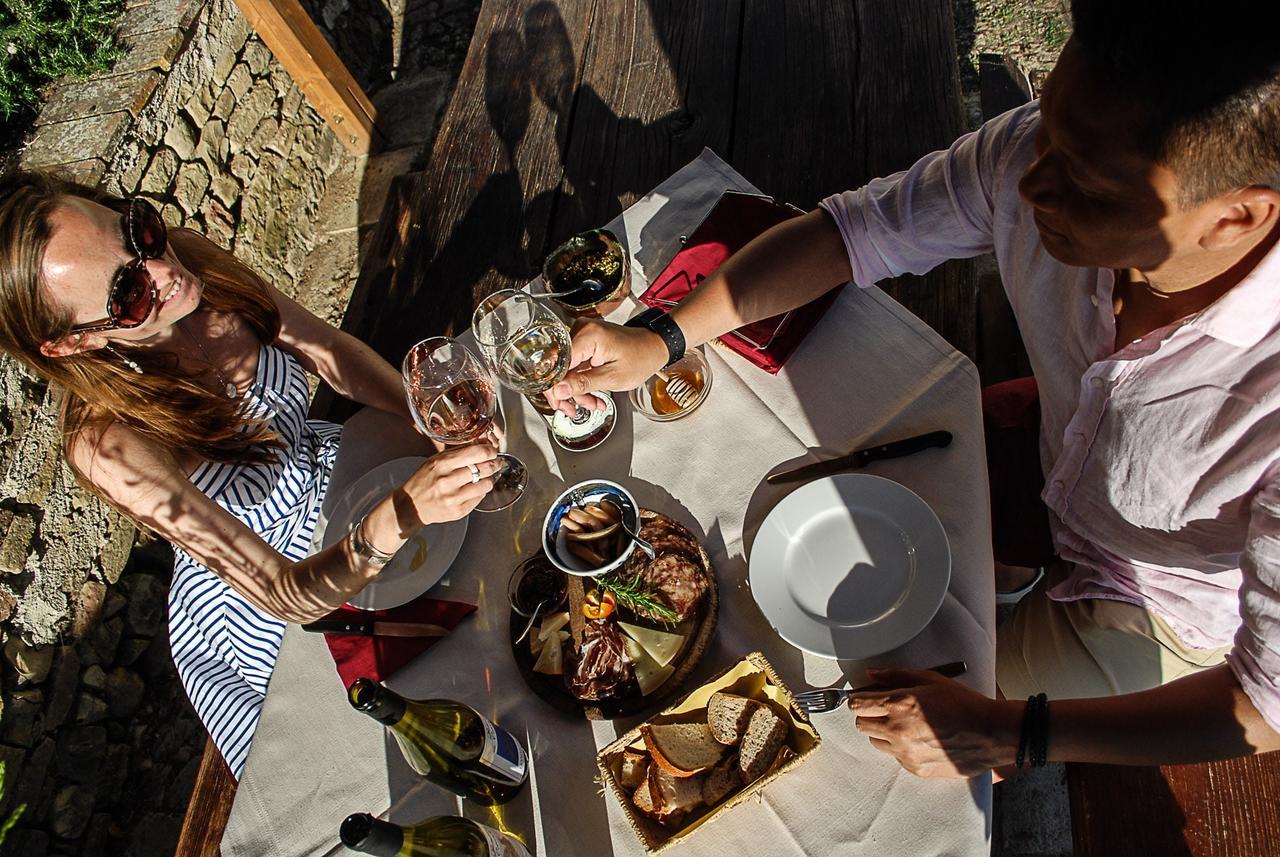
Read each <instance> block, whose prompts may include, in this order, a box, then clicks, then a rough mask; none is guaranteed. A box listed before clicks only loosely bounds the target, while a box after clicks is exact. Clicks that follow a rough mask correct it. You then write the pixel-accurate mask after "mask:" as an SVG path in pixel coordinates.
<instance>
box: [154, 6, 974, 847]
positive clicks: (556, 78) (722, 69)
mask: <svg viewBox="0 0 1280 857" xmlns="http://www.w3.org/2000/svg"><path fill="white" fill-rule="evenodd" d="M962 130H963V117H962V111H961V103H960V88H959V81H958V77H957V71H956V63H955V43H954V37H953V32H952V18H951V4H950V2H949V0H899V2H895V3H892V4H888V3H884V2H882V0H857V2H840V3H835V2H824V0H787V2H785V3H780V2H758V0H702V2H699V3H694V4H691V3H686V2H681V0H648V2H645V3H629V4H616V3H608V2H606V0H554V1H553V2H548V0H538V2H535V0H485V2H484V4H483V5H482V7H481V9H480V13H479V18H478V20H477V23H476V27H475V31H474V33H473V35H472V39H471V44H470V48H469V50H468V54H467V57H466V60H465V62H464V65H463V69H462V72H461V75H460V77H459V80H458V82H457V84H456V87H455V89H454V92H453V94H452V96H451V98H450V101H449V105H448V107H447V108H446V110H445V113H444V116H443V117H442V119H441V122H440V127H439V130H438V132H437V136H436V140H435V143H434V146H433V148H432V152H431V156H430V159H429V161H428V165H427V167H426V169H424V170H422V171H421V172H416V173H411V174H408V175H405V176H402V177H400V178H399V179H397V180H396V181H395V182H394V183H393V185H392V188H391V191H390V194H389V197H388V200H387V203H386V207H385V209H384V211H383V215H382V219H381V221H380V226H379V229H378V231H377V232H376V233H375V235H374V236H373V238H372V241H371V244H370V249H369V250H368V253H367V256H366V258H365V261H364V262H363V263H362V265H361V274H360V278H359V280H358V282H357V285H356V288H355V291H354V293H353V296H352V298H351V301H350V303H349V305H348V310H347V314H346V317H345V319H344V322H343V328H344V329H345V330H348V331H350V332H352V333H354V334H355V335H356V336H358V337H359V338H361V339H363V340H365V341H366V342H369V343H371V344H372V345H373V346H374V347H375V348H376V349H377V350H378V351H379V352H380V353H381V354H382V355H383V356H384V357H386V358H387V359H388V360H389V361H390V362H391V363H392V365H396V366H398V365H399V363H400V359H401V357H402V355H403V354H404V352H405V351H406V349H407V348H408V347H409V346H410V345H411V344H413V343H414V342H416V341H417V340H419V339H422V338H423V337H426V336H430V335H434V334H441V333H452V332H458V331H461V330H465V329H466V327H467V326H468V325H469V323H470V315H471V309H472V307H473V306H474V305H475V303H476V302H477V301H478V300H479V299H480V298H481V297H483V296H484V295H486V294H489V293H491V292H492V291H494V290H496V289H499V288H505V287H508V286H515V285H522V284H524V283H525V282H527V281H528V280H530V279H532V278H533V277H534V276H535V275H536V273H537V271H538V269H539V268H540V266H541V262H542V259H543V257H544V256H545V254H546V253H547V252H548V251H549V250H550V249H551V248H553V247H554V246H555V245H556V244H558V243H559V242H561V241H563V240H564V239H565V238H566V237H568V236H569V235H571V234H573V233H575V232H578V231H581V230H583V229H587V228H590V227H595V226H598V225H600V224H603V223H606V222H608V221H609V220H610V219H612V218H613V217H614V216H615V215H616V214H618V212H620V211H621V210H622V209H623V208H625V207H626V206H627V205H629V204H631V203H632V202H633V201H634V200H635V199H636V198H638V197H639V196H640V195H641V194H643V193H644V192H646V191H648V190H649V189H651V188H652V187H654V186H655V185H657V184H658V183H659V182H660V181H662V180H663V179H664V178H666V177H667V176H669V175H670V174H671V173H673V172H675V170H676V169H678V168H679V167H681V166H683V165H684V164H685V163H687V162H688V161H690V160H692V159H693V158H694V157H696V156H697V155H698V153H699V152H701V151H702V149H703V147H710V148H712V149H713V150H715V151H716V152H717V153H718V154H720V155H721V156H722V157H724V158H725V159H726V160H727V161H729V163H731V164H732V165H733V166H734V167H735V168H736V169H738V170H739V172H741V173H742V174H743V175H745V176H746V177H747V178H748V179H750V180H751V181H753V182H754V183H755V184H756V185H757V186H759V187H760V188H762V189H763V190H765V191H766V192H767V193H770V194H772V195H774V196H776V197H778V198H779V199H781V200H784V201H787V202H791V203H794V204H796V205H799V206H802V207H812V206H814V205H815V204H816V203H817V202H818V201H819V200H820V199H821V198H822V197H823V196H825V195H826V194H828V193H831V192H833V191H837V190H843V189H846V188H853V187H857V186H859V185H861V184H863V183H865V182H866V181H867V180H868V179H870V178H873V177H875V176H878V175H885V174H888V173H891V172H893V171H895V170H898V169H902V168H904V167H906V166H909V165H910V164H911V163H912V162H913V161H914V160H915V159H916V158H918V157H919V156H921V155H923V154H924V153H926V152H929V151H931V150H933V149H937V148H942V147H945V146H947V145H949V144H950V143H951V141H952V140H954V139H955V137H956V136H958V135H959V134H960V133H961V131H962ZM886 288H887V290H888V291H889V292H890V293H891V294H893V295H894V297H896V298H897V299H898V300H899V301H901V302H902V303H904V304H905V305H906V306H907V307H908V308H909V309H911V310H912V311H913V312H915V313H916V314H917V315H919V316H920V317H921V318H923V319H924V320H925V321H927V322H928V323H930V324H931V325H933V327H934V328H935V329H937V330H939V331H940V332H942V334H943V335H944V336H946V337H947V338H948V339H949V340H950V341H951V342H952V344H954V345H955V346H956V347H957V348H958V349H959V350H961V351H963V352H964V353H965V354H968V355H970V356H973V354H974V331H975V314H976V301H975V294H974V284H973V278H972V266H971V265H970V264H969V263H968V262H955V263H949V264H947V265H944V266H942V267H941V268H940V269H938V270H936V271H934V272H933V273H931V274H929V275H928V276H925V277H906V278H903V279H901V280H899V281H896V282H894V283H892V284H889V285H887V286H886ZM349 412H350V408H349V406H348V405H347V404H346V403H345V402H344V401H342V400H337V399H335V398H334V397H333V396H332V394H331V393H330V392H329V391H327V390H325V389H323V388H322V390H321V391H320V393H319V394H318V395H317V398H316V402H315V404H314V406H313V413H314V414H317V415H323V416H326V417H328V418H330V419H343V418H345V416H346V415H347V414H348V413H349ZM211 752H213V751H212V750H211V748H209V749H207V750H206V758H205V762H206V764H205V765H204V766H203V767H202V769H201V775H200V777H199V779H198V781H197V785H196V793H195V795H194V796H193V798H192V803H191V808H190V809H189V811H188V817H187V823H186V825H184V829H183V837H182V842H181V843H180V846H179V849H178V852H177V853H178V857H205V855H215V854H217V849H218V840H219V838H220V837H221V831H222V829H223V827H224V826H225V823H226V813H227V812H228V810H229V806H230V802H231V795H232V793H233V791H234V782H233V781H231V778H230V776H229V774H227V773H226V771H225V766H224V767H223V768H222V769H221V770H219V768H218V765H215V764H214V762H218V763H219V764H220V761H221V760H220V759H218V758H217V756H216V752H213V755H212V757H210V753H211ZM215 816H216V817H215Z"/></svg>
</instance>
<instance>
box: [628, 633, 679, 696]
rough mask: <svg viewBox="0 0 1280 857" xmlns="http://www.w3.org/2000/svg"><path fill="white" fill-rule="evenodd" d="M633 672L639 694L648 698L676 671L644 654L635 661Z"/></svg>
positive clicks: (646, 653)
mask: <svg viewBox="0 0 1280 857" xmlns="http://www.w3.org/2000/svg"><path fill="white" fill-rule="evenodd" d="M619 624H621V623H619ZM635 670H636V683H637V684H639V685H640V693H642V694H644V695H645V696H648V695H649V694H650V693H653V692H654V691H655V690H657V689H658V688H659V687H661V686H662V683H663V682H664V681H666V680H667V679H669V678H671V674H672V673H673V672H675V671H676V668H675V667H673V666H671V665H670V664H660V663H658V662H657V661H655V660H654V659H653V656H651V655H650V654H649V653H648V652H645V653H644V657H642V658H640V660H638V661H636V665H635Z"/></svg>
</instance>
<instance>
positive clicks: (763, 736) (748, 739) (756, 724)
mask: <svg viewBox="0 0 1280 857" xmlns="http://www.w3.org/2000/svg"><path fill="white" fill-rule="evenodd" d="M786 739H787V721H785V720H783V719H782V718H781V717H779V716H778V715H777V714H775V713H774V711H773V709H772V708H770V707H769V706H767V705H761V706H760V707H759V708H757V709H756V710H755V711H753V712H752V713H751V720H750V722H749V723H747V729H746V731H745V732H743V733H742V743H741V745H740V746H739V748H738V772H739V773H741V774H742V781H743V782H744V783H750V782H754V781H755V780H757V779H759V778H760V777H762V776H764V773H765V772H766V771H768V770H769V768H770V767H771V766H772V765H773V760H774V759H776V758H777V757H778V751H779V750H780V749H782V743H783V742H784V741H785V740H786Z"/></svg>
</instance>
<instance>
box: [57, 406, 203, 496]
mask: <svg viewBox="0 0 1280 857" xmlns="http://www.w3.org/2000/svg"><path fill="white" fill-rule="evenodd" d="M63 452H64V454H65V455H66V457H67V462H68V463H69V464H70V465H71V467H72V469H74V470H75V471H76V473H77V474H78V475H79V476H80V478H81V479H84V480H86V481H87V482H89V483H90V484H91V485H92V486H93V487H96V488H98V489H99V490H100V491H102V492H103V493H105V494H106V495H107V496H108V497H110V498H112V499H116V498H118V497H119V496H120V495H121V493H126V492H127V489H129V488H131V487H134V486H138V485H140V484H141V483H143V482H151V481H154V480H156V479H163V477H165V476H170V475H185V471H184V470H183V468H182V466H181V464H180V462H179V461H178V459H177V458H176V457H175V456H174V454H173V453H172V452H170V451H169V450H167V449H163V448H161V447H158V446H157V445H156V444H155V443H152V442H150V441H149V440H148V439H147V438H146V437H144V436H143V435H142V434H141V433H140V432H138V431H137V430H136V429H134V428H132V427H130V426H128V425H125V424H124V423H122V422H120V421H119V420H114V419H111V418H109V417H95V416H89V417H87V418H85V420H84V421H83V422H82V424H81V425H80V426H79V427H77V428H75V429H74V430H72V431H68V432H66V433H65V434H64V435H63Z"/></svg>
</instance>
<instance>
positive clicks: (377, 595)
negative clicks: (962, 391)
mask: <svg viewBox="0 0 1280 857" xmlns="http://www.w3.org/2000/svg"><path fill="white" fill-rule="evenodd" d="M424 461H426V459H425V458H421V457H410V458H397V459H394V460H392V461H388V462H387V463H385V464H380V465H378V466H377V467H375V468H374V469H372V470H370V471H369V472H368V473H366V474H365V475H364V476H361V477H360V478H359V479H357V480H356V481H355V482H354V483H353V484H352V485H351V487H350V488H348V489H347V490H346V492H345V493H343V495H342V496H341V497H339V498H338V502H337V503H335V504H334V506H333V511H332V513H330V515H329V523H328V524H327V525H326V526H325V529H324V546H325V547H329V546H330V545H332V544H334V543H336V542H338V541H339V540H341V539H344V538H346V537H347V533H349V532H351V528H352V527H353V526H355V524H356V521H359V520H360V519H361V518H362V517H364V516H365V515H366V514H368V512H369V510H370V509H372V508H373V507H374V506H375V505H377V503H378V501H380V500H382V498H384V497H386V496H387V495H388V494H389V493H391V491H392V489H394V488H399V487H400V486H401V485H403V484H404V483H405V480H407V479H408V478H409V477H410V476H412V475H413V474H414V472H415V471H416V470H417V469H418V468H419V467H420V466H422V462H424ZM466 536H467V519H466V518H462V519H460V520H457V521H449V522H448V523H445V524H428V525H427V526H425V527H423V528H422V529H420V530H418V532H416V533H414V534H413V535H412V536H410V537H409V540H408V541H407V542H405V543H404V547H402V548H400V550H398V551H397V552H396V555H395V556H394V557H392V558H391V561H390V562H388V563H387V564H386V565H385V566H383V568H382V571H380V572H378V576H377V577H375V578H374V579H373V580H372V581H371V582H370V583H369V585H368V586H366V587H365V588H364V589H362V590H360V592H358V593H357V594H356V596H355V597H354V598H352V599H351V600H350V601H348V602H347V604H349V605H350V606H352V607H357V608H359V609H361V610H385V609H387V608H388V607H398V606H400V605H401V604H405V603H407V602H409V601H412V600H413V599H415V598H417V597H418V596H419V595H421V594H422V593H424V592H426V591H427V590H428V589H430V588H431V587H433V586H435V585H436V584H437V583H439V582H440V578H442V577H444V575H445V572H447V571H448V570H449V566H450V565H452V564H453V560H454V558H455V557H457V555H458V551H460V550H462V542H463V539H465V538H466Z"/></svg>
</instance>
